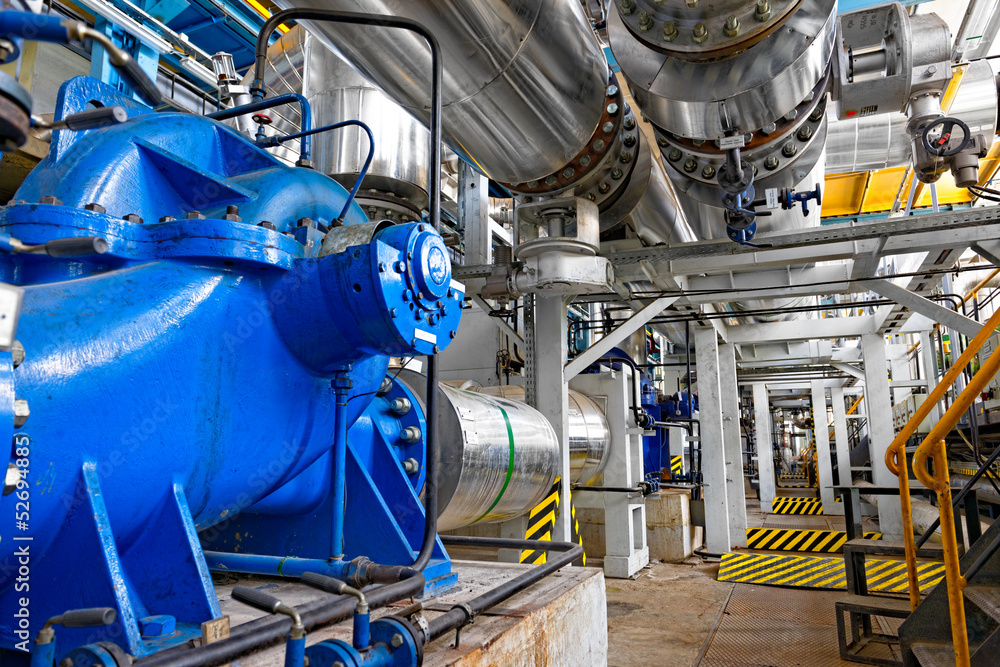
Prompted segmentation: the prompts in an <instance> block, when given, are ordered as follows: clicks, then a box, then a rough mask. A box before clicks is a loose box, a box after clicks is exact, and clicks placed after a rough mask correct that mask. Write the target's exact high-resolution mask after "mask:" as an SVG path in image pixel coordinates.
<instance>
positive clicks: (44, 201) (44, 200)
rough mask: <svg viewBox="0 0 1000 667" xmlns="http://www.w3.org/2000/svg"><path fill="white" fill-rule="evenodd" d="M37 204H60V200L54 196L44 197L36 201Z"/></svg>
mask: <svg viewBox="0 0 1000 667" xmlns="http://www.w3.org/2000/svg"><path fill="white" fill-rule="evenodd" d="M38 203H39V204H62V200H61V199H59V197H56V196H55V195H45V196H44V197H42V198H41V199H39V200H38Z"/></svg>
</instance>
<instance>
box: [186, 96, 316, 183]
mask: <svg viewBox="0 0 1000 667" xmlns="http://www.w3.org/2000/svg"><path fill="white" fill-rule="evenodd" d="M293 102H295V103H297V104H298V105H299V113H300V116H301V118H302V122H301V125H302V128H303V132H309V130H311V129H312V110H311V109H310V107H309V100H307V99H306V98H305V97H304V96H303V95H300V94H299V93H285V94H284V95H278V96H277V97H272V98H270V99H266V100H258V101H256V102H251V103H250V104H244V105H243V106H239V107H233V108H232V109H223V110H222V111H215V112H213V113H210V114H205V117H206V118H211V119H212V120H228V119H229V118H235V117H236V116H245V115H246V114H248V113H253V112H255V111H264V110H265V109H273V108H274V107H279V106H281V105H282V104H291V103H293ZM311 134H312V133H311V132H309V133H308V134H303V136H302V141H301V143H300V144H299V161H298V162H296V163H295V165H296V166H297V167H309V168H312V139H310V135H311ZM266 140H267V136H266V135H265V134H264V127H263V126H262V125H261V126H258V128H257V141H258V142H262V141H266Z"/></svg>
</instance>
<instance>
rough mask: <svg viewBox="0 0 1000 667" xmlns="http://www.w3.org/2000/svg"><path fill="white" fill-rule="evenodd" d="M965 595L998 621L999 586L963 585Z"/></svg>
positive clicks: (999, 615)
mask: <svg viewBox="0 0 1000 667" xmlns="http://www.w3.org/2000/svg"><path fill="white" fill-rule="evenodd" d="M965 597H967V598H969V600H971V601H972V602H974V603H975V605H976V606H977V607H979V608H980V609H982V610H983V611H984V612H986V613H987V614H989V615H990V616H991V617H992V618H993V619H994V620H996V621H998V622H1000V586H989V585H983V584H970V585H968V586H966V587H965Z"/></svg>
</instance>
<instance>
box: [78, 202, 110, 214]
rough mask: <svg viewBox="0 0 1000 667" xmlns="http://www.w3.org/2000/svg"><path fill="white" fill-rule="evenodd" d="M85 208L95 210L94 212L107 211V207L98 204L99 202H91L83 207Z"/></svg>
mask: <svg viewBox="0 0 1000 667" xmlns="http://www.w3.org/2000/svg"><path fill="white" fill-rule="evenodd" d="M83 208H84V210H87V211H93V212H94V213H107V209H105V208H104V207H103V206H101V205H100V204H98V203H97V202H90V203H89V204H87V205H86V206H84V207H83Z"/></svg>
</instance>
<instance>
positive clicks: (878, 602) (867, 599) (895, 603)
mask: <svg viewBox="0 0 1000 667" xmlns="http://www.w3.org/2000/svg"><path fill="white" fill-rule="evenodd" d="M837 604H843V605H849V606H852V607H863V608H866V609H870V610H873V611H887V612H896V613H906V615H909V614H910V601H909V599H907V598H887V597H881V596H877V595H853V594H851V595H845V596H843V597H841V598H840V599H838V600H837Z"/></svg>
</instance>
